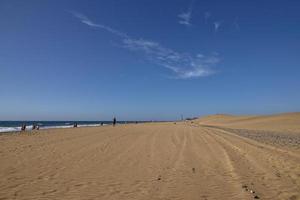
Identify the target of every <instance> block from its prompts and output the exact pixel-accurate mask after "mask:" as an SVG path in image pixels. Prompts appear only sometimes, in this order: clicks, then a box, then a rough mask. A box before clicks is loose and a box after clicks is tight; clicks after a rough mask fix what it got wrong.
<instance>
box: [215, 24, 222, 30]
mask: <svg viewBox="0 0 300 200" xmlns="http://www.w3.org/2000/svg"><path fill="white" fill-rule="evenodd" d="M221 24H222V23H221V22H214V29H215V32H218V30H219V28H220V26H221Z"/></svg>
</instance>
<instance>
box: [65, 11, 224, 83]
mask: <svg viewBox="0 0 300 200" xmlns="http://www.w3.org/2000/svg"><path fill="white" fill-rule="evenodd" d="M71 13H72V15H73V16H74V17H76V18H77V19H78V20H79V21H80V22H81V23H83V24H85V25H87V26H89V27H91V28H97V29H102V30H105V31H107V32H109V33H111V34H113V35H115V36H118V37H119V38H120V40H121V43H122V46H123V47H124V48H126V49H128V50H130V51H134V52H138V53H140V54H142V55H143V56H145V57H146V58H147V60H149V61H150V62H152V63H154V64H156V65H159V66H162V67H164V68H166V69H169V70H170V71H171V72H172V73H173V76H172V77H173V78H178V79H190V78H199V77H204V76H208V75H211V74H213V73H214V71H213V69H212V68H213V67H214V66H216V65H217V64H218V63H219V62H220V59H219V57H218V55H216V54H213V55H210V56H204V55H202V54H198V55H196V56H192V55H190V54H189V53H180V52H178V51H175V50H173V49H170V48H166V47H164V46H162V45H161V44H159V43H157V42H154V41H150V40H145V39H135V38H131V37H129V36H128V35H127V34H126V33H123V32H121V31H118V30H115V29H113V28H111V27H109V26H105V25H102V24H98V23H94V22H93V21H91V20H90V19H89V18H88V17H86V16H85V15H83V14H81V13H78V12H74V11H72V12H71Z"/></svg>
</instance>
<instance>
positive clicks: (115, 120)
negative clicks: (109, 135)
mask: <svg viewBox="0 0 300 200" xmlns="http://www.w3.org/2000/svg"><path fill="white" fill-rule="evenodd" d="M116 123H117V119H116V117H114V119H113V126H115V125H116Z"/></svg>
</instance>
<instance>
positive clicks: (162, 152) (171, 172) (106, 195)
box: [0, 121, 300, 200]
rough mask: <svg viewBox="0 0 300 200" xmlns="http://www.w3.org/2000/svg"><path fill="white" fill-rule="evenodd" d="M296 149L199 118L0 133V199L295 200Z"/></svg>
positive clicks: (298, 195)
mask: <svg viewBox="0 0 300 200" xmlns="http://www.w3.org/2000/svg"><path fill="white" fill-rule="evenodd" d="M299 152H300V151H299V150H298V149H295V148H280V147H278V146H273V145H268V144H263V143H260V142H257V141H255V140H252V139H249V138H246V137H241V136H239V135H237V134H235V133H232V132H230V131H228V130H223V129H221V128H218V127H209V126H205V125H203V123H202V125H199V122H198V121H197V122H193V123H190V122H186V123H177V124H174V123H149V124H132V125H120V126H117V127H111V126H105V127H89V128H74V129H56V130H54V129H53V130H42V131H39V132H35V133H30V134H29V133H28V134H27V133H26V134H21V135H2V136H0V163H1V165H0V199H72V200H76V199H80V200H85V199H105V200H109V199H114V200H122V199H133V200H136V199H149V200H155V199H187V200H193V199H195V200H196V199H197V200H201V199H203V200H204V199H207V200H210V199H254V197H255V196H256V195H257V198H259V199H288V200H296V199H300V154H299ZM251 190H252V191H254V192H255V193H251V192H250V191H251Z"/></svg>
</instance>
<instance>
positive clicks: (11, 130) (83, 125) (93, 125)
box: [0, 124, 108, 133]
mask: <svg viewBox="0 0 300 200" xmlns="http://www.w3.org/2000/svg"><path fill="white" fill-rule="evenodd" d="M103 125H108V124H103ZM97 126H101V125H100V124H78V127H97ZM57 128H73V125H60V126H42V127H40V129H57ZM26 130H32V125H27V126H26ZM16 131H21V127H0V133H1V132H16Z"/></svg>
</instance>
